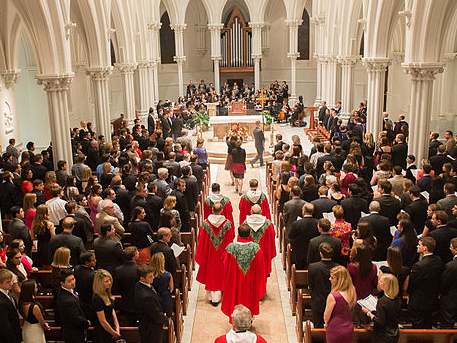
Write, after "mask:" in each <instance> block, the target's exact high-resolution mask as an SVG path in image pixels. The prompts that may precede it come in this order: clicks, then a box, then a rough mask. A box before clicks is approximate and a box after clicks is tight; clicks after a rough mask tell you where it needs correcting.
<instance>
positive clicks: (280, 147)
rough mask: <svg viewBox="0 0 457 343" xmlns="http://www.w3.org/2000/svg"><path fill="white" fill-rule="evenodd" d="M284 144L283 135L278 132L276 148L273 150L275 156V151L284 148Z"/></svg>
mask: <svg viewBox="0 0 457 343" xmlns="http://www.w3.org/2000/svg"><path fill="white" fill-rule="evenodd" d="M283 145H284V142H283V141H282V135H281V134H280V133H278V134H277V135H276V144H275V150H274V152H273V157H274V153H275V152H276V151H278V150H282V146H283Z"/></svg>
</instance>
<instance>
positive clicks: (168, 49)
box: [160, 12, 176, 64]
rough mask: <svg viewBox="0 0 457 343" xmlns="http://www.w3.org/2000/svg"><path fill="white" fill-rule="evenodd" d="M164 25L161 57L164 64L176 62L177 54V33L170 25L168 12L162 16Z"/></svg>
mask: <svg viewBox="0 0 457 343" xmlns="http://www.w3.org/2000/svg"><path fill="white" fill-rule="evenodd" d="M160 22H161V23H162V27H161V28H160V58H161V61H162V64H167V63H175V61H173V56H175V54H176V52H175V34H174V32H173V30H172V29H171V27H170V18H169V17H168V13H167V12H165V13H164V14H163V15H162V18H160Z"/></svg>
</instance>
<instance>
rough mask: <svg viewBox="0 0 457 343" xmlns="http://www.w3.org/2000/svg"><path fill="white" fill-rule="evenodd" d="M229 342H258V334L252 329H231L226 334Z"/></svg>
mask: <svg viewBox="0 0 457 343" xmlns="http://www.w3.org/2000/svg"><path fill="white" fill-rule="evenodd" d="M225 339H226V340H227V343H256V342H257V335H256V334H255V333H253V332H251V331H244V332H235V331H233V329H231V330H230V331H229V332H228V333H227V334H226V335H225Z"/></svg>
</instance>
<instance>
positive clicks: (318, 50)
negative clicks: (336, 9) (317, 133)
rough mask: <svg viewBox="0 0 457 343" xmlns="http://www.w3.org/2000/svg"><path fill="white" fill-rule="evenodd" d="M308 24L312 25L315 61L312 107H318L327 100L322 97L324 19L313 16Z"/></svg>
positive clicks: (319, 16) (320, 16)
mask: <svg viewBox="0 0 457 343" xmlns="http://www.w3.org/2000/svg"><path fill="white" fill-rule="evenodd" d="M310 23H311V24H313V25H314V47H315V52H314V58H315V59H316V67H317V70H316V99H315V100H314V106H315V107H318V106H320V103H321V101H322V100H327V99H325V97H324V95H323V94H324V90H323V86H324V85H323V82H322V80H323V74H324V68H325V67H324V66H323V63H325V60H324V59H323V57H324V56H323V55H322V54H323V44H324V39H323V34H324V29H325V26H324V23H325V17H324V16H322V15H315V16H313V17H311V18H310Z"/></svg>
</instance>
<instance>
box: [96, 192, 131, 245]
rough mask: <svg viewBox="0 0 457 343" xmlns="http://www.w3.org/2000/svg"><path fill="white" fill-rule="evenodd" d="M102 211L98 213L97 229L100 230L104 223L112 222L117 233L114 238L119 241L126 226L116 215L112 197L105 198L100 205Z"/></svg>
mask: <svg viewBox="0 0 457 343" xmlns="http://www.w3.org/2000/svg"><path fill="white" fill-rule="evenodd" d="M100 209H101V212H100V213H98V214H97V219H96V224H97V230H98V231H100V228H101V227H102V225H103V224H111V225H113V226H114V229H115V231H116V235H115V236H114V239H115V240H117V241H118V242H120V241H121V239H122V236H123V235H124V232H125V230H124V228H123V227H122V225H121V223H119V219H117V218H116V217H115V216H114V204H113V202H112V201H111V200H110V199H105V200H103V201H102V204H101V206H100Z"/></svg>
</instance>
